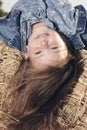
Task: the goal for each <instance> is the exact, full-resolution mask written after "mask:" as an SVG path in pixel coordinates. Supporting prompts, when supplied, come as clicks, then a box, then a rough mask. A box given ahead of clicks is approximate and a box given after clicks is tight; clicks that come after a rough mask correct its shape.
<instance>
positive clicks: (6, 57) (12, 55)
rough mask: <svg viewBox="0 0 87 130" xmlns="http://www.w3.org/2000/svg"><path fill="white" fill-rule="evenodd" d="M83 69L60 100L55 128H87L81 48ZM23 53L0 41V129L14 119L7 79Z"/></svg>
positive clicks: (86, 60)
mask: <svg viewBox="0 0 87 130" xmlns="http://www.w3.org/2000/svg"><path fill="white" fill-rule="evenodd" d="M81 53H82V56H83V60H84V71H83V73H82V75H81V76H80V78H79V80H78V82H77V83H76V85H75V86H74V89H73V91H72V93H70V94H68V95H67V96H66V99H64V100H62V101H60V107H59V108H58V110H57V118H56V120H55V122H56V123H55V124H56V125H57V127H56V128H58V129H56V130H60V129H61V130H87V51H86V50H82V52H81ZM22 59H23V55H22V54H21V53H20V51H18V50H17V49H15V48H11V47H9V46H7V45H5V44H4V43H3V42H2V41H0V130H6V126H7V125H8V123H9V122H12V121H14V120H16V119H14V117H12V116H11V115H10V113H9V111H10V101H8V100H7V97H8V94H9V90H10V88H9V81H10V79H11V78H12V77H13V76H14V74H15V73H16V71H17V69H18V67H19V65H20V62H21V61H22Z"/></svg>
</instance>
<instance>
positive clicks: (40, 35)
mask: <svg viewBox="0 0 87 130" xmlns="http://www.w3.org/2000/svg"><path fill="white" fill-rule="evenodd" d="M45 36H48V34H47V33H42V34H39V35H37V36H36V37H35V39H38V38H42V37H45Z"/></svg>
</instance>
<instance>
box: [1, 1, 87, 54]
mask: <svg viewBox="0 0 87 130" xmlns="http://www.w3.org/2000/svg"><path fill="white" fill-rule="evenodd" d="M41 21H44V22H45V23H46V25H47V26H48V27H49V28H51V29H54V30H56V31H57V32H59V33H60V34H61V33H62V34H64V35H65V36H67V37H68V38H69V40H70V41H71V44H72V45H73V46H74V48H75V49H82V48H84V47H85V45H84V43H83V41H82V40H81V37H82V39H83V40H84V39H85V40H86V41H87V25H86V21H87V14H86V10H85V9H84V7H83V6H82V5H79V6H76V7H75V8H74V7H72V6H71V4H70V3H69V2H68V1H67V0H63V1H62V0H27V1H26V0H19V1H18V2H17V3H16V4H15V5H14V6H13V8H12V10H11V11H10V12H9V13H8V14H7V16H5V17H3V18H0V39H2V40H3V41H4V42H5V43H6V44H8V45H10V46H12V47H16V48H17V49H19V50H20V51H22V52H25V46H26V44H27V41H28V39H29V37H30V35H31V27H32V25H33V24H35V23H38V22H41Z"/></svg>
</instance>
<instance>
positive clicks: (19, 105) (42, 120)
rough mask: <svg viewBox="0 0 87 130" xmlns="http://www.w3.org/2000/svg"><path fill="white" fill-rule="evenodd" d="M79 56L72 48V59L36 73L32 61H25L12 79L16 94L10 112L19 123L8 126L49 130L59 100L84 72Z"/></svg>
mask: <svg viewBox="0 0 87 130" xmlns="http://www.w3.org/2000/svg"><path fill="white" fill-rule="evenodd" d="M69 50H70V48H69ZM80 59H81V56H80V54H79V52H78V51H77V52H76V53H75V51H74V50H73V49H71V50H70V58H69V61H68V63H67V64H66V65H65V66H64V67H62V68H52V69H49V70H48V71H46V72H42V73H39V72H36V71H35V70H34V69H33V68H32V67H31V65H30V64H29V61H23V62H22V63H21V65H20V67H19V69H18V71H17V73H16V74H15V76H14V77H13V79H12V81H11V86H12V88H13V90H12V96H13V95H14V96H13V97H14V98H13V101H12V111H11V114H12V116H14V117H15V118H17V119H18V120H19V122H14V123H12V124H10V125H9V128H11V127H13V128H14V130H16V129H17V130H44V129H46V130H49V127H52V121H53V115H54V112H55V110H56V109H57V107H58V102H59V101H60V100H61V99H63V98H64V95H66V94H67V92H68V91H69V90H70V87H71V84H72V85H73V84H74V83H75V80H76V78H77V77H79V75H80V73H81V72H82V69H81V68H82V64H81V63H80ZM77 79H78V78H77Z"/></svg>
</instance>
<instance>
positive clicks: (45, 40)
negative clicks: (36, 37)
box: [40, 39, 48, 46]
mask: <svg viewBox="0 0 87 130" xmlns="http://www.w3.org/2000/svg"><path fill="white" fill-rule="evenodd" d="M40 44H41V45H46V46H47V45H48V41H47V39H44V40H42V41H40Z"/></svg>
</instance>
